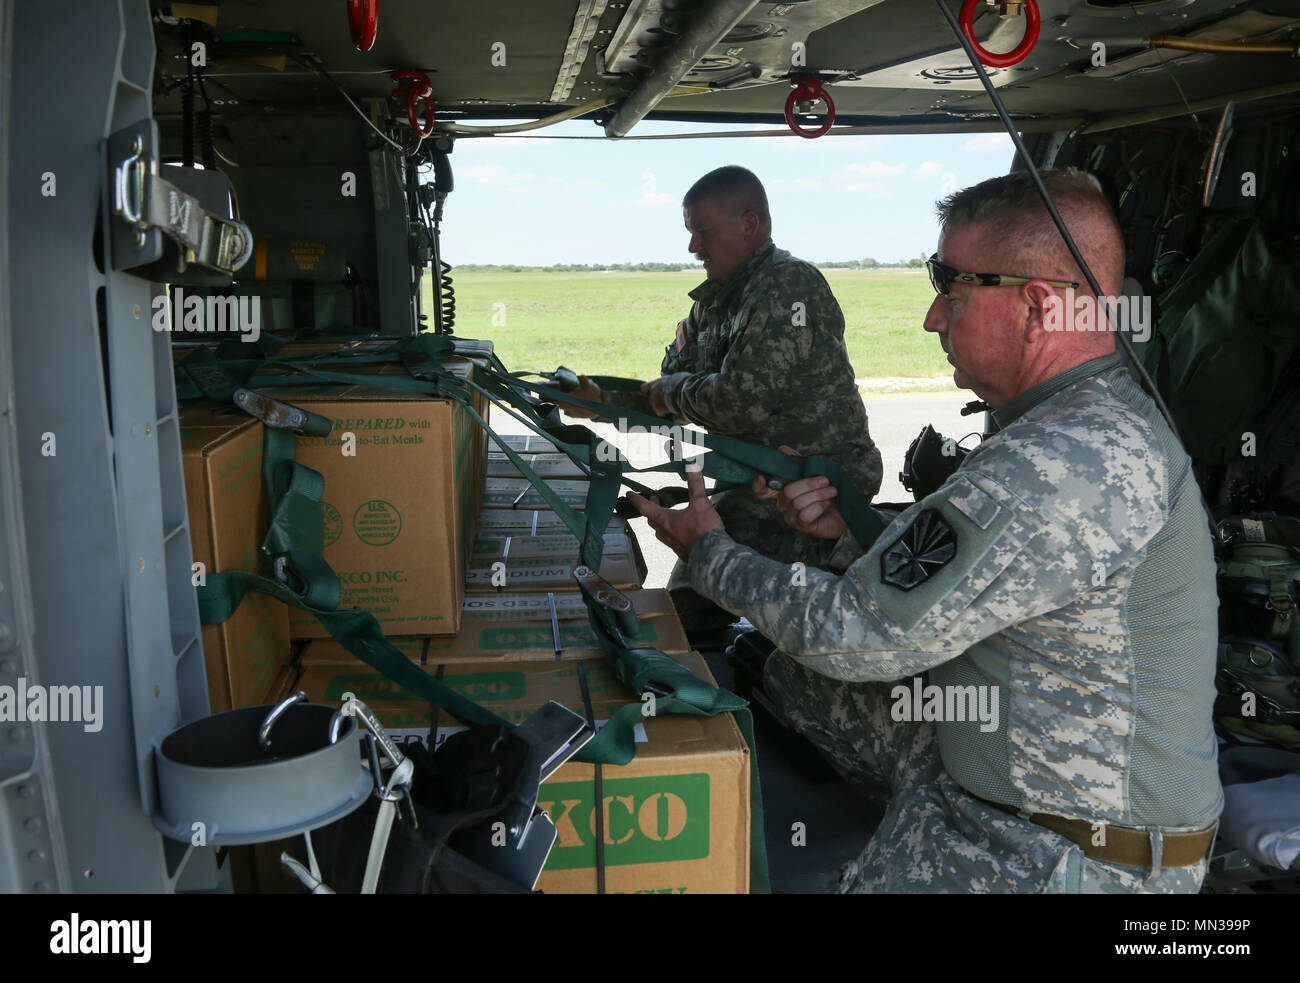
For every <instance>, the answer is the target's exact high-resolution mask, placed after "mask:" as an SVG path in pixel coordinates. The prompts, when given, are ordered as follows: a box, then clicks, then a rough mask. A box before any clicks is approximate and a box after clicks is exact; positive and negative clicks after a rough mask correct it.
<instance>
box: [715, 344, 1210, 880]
mask: <svg viewBox="0 0 1300 983" xmlns="http://www.w3.org/2000/svg"><path fill="white" fill-rule="evenodd" d="M994 422H995V425H996V432H995V433H993V434H992V435H991V436H990V437H989V438H987V439H986V440H985V441H984V442H983V443H982V444H981V445H980V446H979V447H978V448H977V449H976V450H975V451H974V452H972V453H971V454H970V455H969V456H968V457H967V458H966V459H965V461H964V462H963V463H962V466H961V467H960V468H959V469H958V470H957V472H956V473H955V474H954V475H953V476H952V477H951V478H950V479H949V480H948V481H947V482H946V483H945V484H944V486H943V487H942V488H940V489H939V490H938V491H936V492H935V493H934V494H932V495H930V496H929V497H927V498H926V499H924V500H923V501H921V502H918V503H917V504H916V505H914V506H912V507H911V508H909V509H908V510H907V511H906V512H904V513H903V514H902V515H900V516H899V517H898V518H897V519H895V520H894V521H893V523H891V525H890V526H889V527H888V528H887V529H886V530H885V532H884V533H883V534H882V535H881V537H880V539H879V540H878V541H877V542H876V543H875V544H874V545H873V546H872V548H871V549H870V550H867V551H866V552H865V554H863V551H862V550H861V549H860V548H859V547H857V546H856V544H855V543H853V542H852V537H851V536H849V535H848V534H846V535H845V536H844V537H842V539H841V541H840V543H839V544H838V545H837V550H838V551H840V552H843V553H844V554H845V556H848V555H851V554H859V556H858V559H856V560H855V561H853V562H852V564H851V566H850V567H849V569H848V570H847V572H846V573H845V575H844V576H842V577H839V576H835V575H832V574H828V573H824V572H821V571H817V570H809V571H806V573H805V574H804V577H805V579H806V584H805V586H793V585H792V573H791V570H790V568H789V567H786V566H783V565H781V564H778V563H775V562H772V561H770V560H765V559H763V558H760V557H757V556H755V555H754V554H753V553H752V552H750V551H749V550H747V549H745V548H744V547H742V546H738V545H737V544H735V543H733V542H731V541H730V540H729V539H728V537H727V535H726V534H725V533H724V532H721V531H712V532H709V533H707V534H706V535H705V536H704V537H702V538H701V539H700V541H699V542H698V543H697V544H696V546H695V549H694V550H693V552H692V554H691V583H692V585H693V586H694V587H695V589H696V590H697V591H699V592H700V593H701V594H703V595H705V596H707V597H709V598H711V599H712V600H714V601H715V602H717V603H718V604H720V605H722V606H723V607H725V608H727V609H728V610H731V611H735V612H738V613H742V614H744V615H746V616H748V617H749V618H750V619H751V620H752V621H753V622H754V624H755V625H756V626H757V627H758V628H759V629H760V630H761V631H762V632H763V633H764V634H765V635H767V636H768V637H769V638H771V639H772V640H773V641H774V642H775V643H776V644H777V646H778V647H779V648H780V649H781V650H782V651H781V652H778V653H776V654H775V655H774V656H773V657H772V659H770V660H769V663H768V667H767V670H766V673H765V675H766V680H765V682H766V685H767V687H768V693H769V694H770V695H771V696H772V697H773V700H774V702H776V703H777V704H778V708H779V710H780V711H781V712H782V714H783V715H784V716H785V717H786V719H787V722H789V723H790V724H791V725H792V726H794V727H795V728H796V729H799V730H800V731H802V732H803V733H805V734H806V735H807V736H809V737H810V738H812V739H813V740H814V742H816V743H819V744H820V745H821V746H822V747H823V749H824V750H825V752H826V753H827V754H828V756H829V757H830V758H831V760H832V761H833V762H835V763H836V764H837V765H838V766H839V767H840V769H841V770H842V771H844V772H846V773H847V774H850V775H852V776H854V777H856V778H858V779H860V780H862V781H864V782H871V781H873V780H874V781H875V782H876V783H877V784H879V785H887V786H888V787H889V789H890V792H891V793H892V795H891V799H890V805H889V809H888V811H887V812H886V815H885V818H884V820H883V821H882V823H881V825H880V827H879V828H878V829H877V831H876V834H875V835H874V836H873V838H872V840H871V843H870V844H868V846H867V849H866V850H865V852H864V853H863V854H862V855H861V857H860V858H859V859H858V860H857V861H856V863H854V864H850V865H849V867H848V868H847V869H846V871H845V874H844V879H843V882H842V884H841V888H840V889H841V890H842V891H927V892H930V891H1029V892H1035V891H1160V892H1179V891H1195V890H1196V889H1197V888H1198V887H1199V885H1200V883H1201V880H1202V879H1203V877H1204V873H1205V861H1204V860H1202V861H1201V862H1200V863H1198V864H1194V865H1191V866H1188V867H1182V868H1171V869H1159V868H1157V869H1155V870H1154V871H1151V870H1146V869H1141V868H1130V867H1121V866H1119V865H1116V864H1111V863H1102V862H1099V861H1097V860H1094V859H1091V858H1088V857H1086V856H1084V854H1083V852H1082V850H1081V849H1080V848H1079V847H1077V846H1075V845H1074V844H1073V843H1071V842H1070V841H1069V840H1067V839H1066V838H1064V837H1062V836H1060V835H1058V834H1057V833H1054V832H1052V831H1050V830H1047V829H1044V828H1042V827H1040V826H1038V825H1036V824H1032V823H1030V822H1028V821H1027V820H1025V819H1023V818H1021V817H1019V816H1013V815H1009V814H1007V813H1005V812H1002V811H1000V810H998V809H996V808H994V807H993V806H991V805H989V803H990V802H996V803H1001V804H1004V805H1007V806H1011V807H1013V808H1014V809H1017V810H1019V811H1020V812H1021V813H1045V814H1050V815H1056V816H1065V817H1069V818H1072V819H1083V820H1087V821H1089V822H1093V823H1101V824H1107V825H1111V826H1124V827H1130V828H1132V827H1139V828H1143V829H1146V830H1148V831H1149V832H1151V834H1152V844H1153V851H1155V850H1157V849H1159V848H1160V842H1161V841H1160V837H1159V835H1158V833H1159V831H1161V830H1164V831H1171V832H1172V831H1190V830H1199V829H1204V828H1206V827H1207V826H1209V825H1210V824H1211V823H1212V822H1213V821H1214V820H1215V818H1216V817H1217V816H1218V814H1219V811H1220V809H1221V808H1222V803H1223V797H1222V792H1221V789H1220V787H1219V781H1218V774H1217V769H1216V742H1215V738H1214V732H1213V727H1212V724H1211V716H1210V713H1211V707H1212V705H1213V702H1214V695H1215V689H1214V672H1215V643H1216V634H1217V631H1216V629H1217V626H1216V623H1215V610H1216V594H1215V583H1214V562H1213V555H1212V549H1211V544H1210V534H1209V529H1208V526H1207V523H1206V517H1205V513H1204V510H1203V508H1202V506H1201V501H1200V497H1199V493H1198V491H1197V488H1196V485H1195V479H1194V477H1193V475H1192V472H1191V464H1190V461H1189V459H1188V457H1187V455H1186V453H1185V452H1184V451H1183V450H1182V448H1181V447H1180V446H1179V445H1178V443H1177V441H1176V439H1175V438H1174V437H1173V435H1172V433H1171V432H1170V431H1169V428H1168V427H1167V426H1166V425H1165V423H1164V421H1163V420H1162V419H1161V418H1160V416H1159V414H1158V412H1157V411H1156V409H1155V406H1154V404H1153V403H1152V401H1151V400H1150V398H1149V397H1148V396H1147V395H1146V394H1145V393H1144V392H1142V390H1141V389H1140V388H1139V387H1138V386H1137V384H1136V383H1135V382H1134V381H1133V379H1132V378H1131V377H1130V376H1129V374H1128V372H1127V370H1126V369H1125V368H1124V367H1123V366H1122V365H1121V364H1120V362H1119V360H1118V357H1117V356H1114V355H1112V356H1108V357H1106V358H1101V359H1094V360H1092V361H1090V362H1087V363H1085V364H1083V365H1081V366H1078V367H1076V368H1074V369H1071V370H1069V371H1068V372H1065V373H1063V374H1061V375H1059V376H1057V377H1055V378H1054V379H1051V380H1048V381H1047V382H1045V383H1043V384H1042V385H1040V386H1038V387H1036V388H1035V389H1033V390H1031V391H1030V392H1028V393H1025V394H1024V395H1022V396H1021V397H1019V398H1018V399H1016V400H1015V401H1013V402H1012V403H1010V404H1008V405H1007V406H1005V407H1003V408H1001V409H999V410H998V411H996V412H995V413H994ZM922 672H924V673H926V674H927V676H928V684H930V685H934V686H937V687H940V688H941V689H940V692H944V691H946V690H945V689H944V688H948V687H980V686H984V687H990V688H991V689H989V690H987V692H996V693H998V694H1000V700H999V705H998V712H997V713H996V714H995V715H993V716H995V717H996V720H995V721H992V724H993V726H991V727H988V728H987V729H986V728H985V726H984V725H983V724H981V723H980V722H979V721H975V720H971V719H966V720H965V721H962V720H954V719H950V718H949V719H944V718H945V717H946V716H948V714H941V715H938V716H937V717H936V720H937V722H930V721H928V720H922V721H920V722H917V721H915V720H910V719H906V718H907V717H908V716H910V715H911V712H910V711H911V709H914V708H912V707H911V701H910V700H908V701H907V702H906V704H905V705H904V704H903V702H902V701H900V700H899V699H896V696H897V694H896V693H895V692H894V691H895V686H896V685H897V684H895V685H889V684H887V683H885V681H888V680H902V679H904V677H908V676H911V675H914V674H917V673H922ZM911 685H912V684H911V681H910V680H909V681H908V682H906V683H905V684H904V686H905V687H910V686H911ZM957 692H961V691H960V690H958V691H957ZM970 692H974V690H973V689H972V690H971V691H970ZM904 707H906V708H908V710H909V712H908V713H907V714H904V713H902V712H901V709H902V708H904ZM955 716H958V717H960V716H961V714H960V713H958V714H955Z"/></svg>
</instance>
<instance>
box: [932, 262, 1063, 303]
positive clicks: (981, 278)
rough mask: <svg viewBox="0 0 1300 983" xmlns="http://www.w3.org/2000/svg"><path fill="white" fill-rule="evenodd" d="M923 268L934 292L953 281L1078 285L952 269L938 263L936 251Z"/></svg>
mask: <svg viewBox="0 0 1300 983" xmlns="http://www.w3.org/2000/svg"><path fill="white" fill-rule="evenodd" d="M925 268H926V269H927V270H928V271H929V273H930V285H931V286H933V287H934V289H935V291H936V292H938V293H941V294H946V293H947V292H948V291H949V290H950V289H951V288H952V285H953V284H954V283H969V284H972V285H974V286H976V287H1015V286H1019V285H1021V284H1025V283H1029V282H1030V281H1032V280H1042V281H1043V282H1044V283H1049V284H1051V285H1052V286H1053V287H1077V286H1078V284H1077V283H1070V282H1068V281H1066V280H1046V279H1044V278H1043V277H1040V276H1032V277H1026V276H1008V275H1007V274H1005V273H965V272H963V271H961V270H957V269H954V268H953V267H951V266H949V265H948V264H947V263H940V262H939V254H938V253H935V254H934V255H933V256H931V257H930V258H929V259H927V260H926V261H925Z"/></svg>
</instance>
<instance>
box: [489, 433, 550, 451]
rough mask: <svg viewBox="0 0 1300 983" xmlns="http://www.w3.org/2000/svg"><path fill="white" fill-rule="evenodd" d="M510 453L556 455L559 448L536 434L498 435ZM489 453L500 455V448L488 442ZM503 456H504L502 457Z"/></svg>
mask: <svg viewBox="0 0 1300 983" xmlns="http://www.w3.org/2000/svg"><path fill="white" fill-rule="evenodd" d="M499 436H500V437H501V439H502V440H503V441H505V443H506V446H508V447H509V448H510V449H511V450H512V451H514V452H515V453H517V454H557V453H559V450H560V449H559V448H558V447H556V446H555V444H553V443H552V442H551V441H549V440H547V439H546V438H545V437H539V436H537V435H536V434H530V433H526V434H514V433H503V434H499ZM488 449H489V450H490V451H492V452H494V453H497V454H500V453H501V448H499V447H497V445H496V441H489V448H488ZM503 456H504V455H503Z"/></svg>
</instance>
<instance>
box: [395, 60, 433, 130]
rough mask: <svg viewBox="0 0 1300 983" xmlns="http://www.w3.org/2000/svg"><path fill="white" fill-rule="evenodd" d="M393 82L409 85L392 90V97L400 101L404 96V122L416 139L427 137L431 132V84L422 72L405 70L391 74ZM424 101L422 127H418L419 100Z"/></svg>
mask: <svg viewBox="0 0 1300 983" xmlns="http://www.w3.org/2000/svg"><path fill="white" fill-rule="evenodd" d="M393 81H394V82H396V83H398V85H401V83H403V82H406V83H409V84H408V85H407V86H406V88H405V89H401V88H397V89H394V90H393V96H394V97H395V98H398V99H400V98H401V97H402V96H403V95H405V96H406V121H407V122H408V123H410V124H411V130H412V131H413V132H414V133H415V135H416V136H417V137H427V136H428V135H429V134H430V133H432V132H433V98H432V97H433V83H432V82H430V81H429V76H427V75H425V74H424V72H416V71H411V70H409V69H405V70H403V71H400V72H393ZM421 99H423V100H424V125H423V126H421V125H420V100H421Z"/></svg>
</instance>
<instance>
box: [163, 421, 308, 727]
mask: <svg viewBox="0 0 1300 983" xmlns="http://www.w3.org/2000/svg"><path fill="white" fill-rule="evenodd" d="M180 435H181V467H182V471H183V473H184V476H185V497H186V503H187V510H188V514H189V525H190V545H191V548H192V552H193V555H194V560H195V561H196V562H198V563H202V564H203V565H204V567H205V569H206V570H207V572H208V573H209V574H213V573H220V572H222V571H227V570H247V571H249V572H251V573H259V574H265V572H266V571H265V570H264V569H263V565H262V551H261V547H262V539H263V538H264V537H265V536H266V527H267V524H268V522H269V521H270V517H269V512H268V507H267V499H266V491H265V489H264V488H263V485H262V424H261V423H259V422H258V421H256V420H254V419H253V418H252V417H250V416H248V415H247V414H246V413H244V412H243V411H241V410H238V409H236V408H234V407H233V406H231V407H221V406H215V405H211V404H196V405H193V406H185V407H182V408H181V414H180ZM202 637H203V653H204V663H205V669H206V672H207V679H208V701H209V706H210V708H211V710H212V712H213V713H220V712H222V711H223V710H230V709H232V708H234V707H244V706H252V705H255V704H258V703H260V702H262V700H263V699H264V698H265V697H266V696H267V694H268V692H269V691H270V690H271V689H272V688H273V687H274V686H275V685H276V683H277V680H278V677H279V675H280V673H281V672H282V671H283V670H284V669H285V668H286V667H287V666H288V665H289V664H290V663H291V662H292V658H291V650H290V645H289V608H288V607H287V606H286V605H284V604H283V603H281V602H280V601H277V600H276V599H275V598H273V597H269V596H267V595H265V594H255V593H250V594H248V595H247V596H246V597H245V598H244V600H243V603H241V604H240V605H239V608H238V609H237V610H236V611H235V613H234V614H233V615H231V616H230V618H228V619H227V620H226V621H224V622H222V623H221V624H219V625H204V626H203V636H202Z"/></svg>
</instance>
